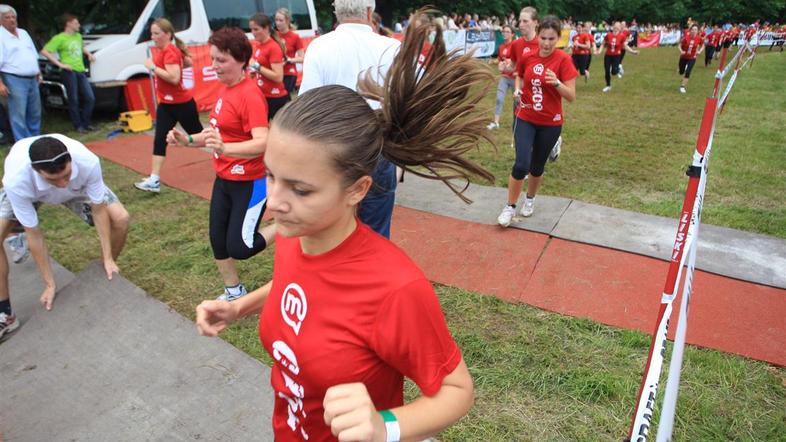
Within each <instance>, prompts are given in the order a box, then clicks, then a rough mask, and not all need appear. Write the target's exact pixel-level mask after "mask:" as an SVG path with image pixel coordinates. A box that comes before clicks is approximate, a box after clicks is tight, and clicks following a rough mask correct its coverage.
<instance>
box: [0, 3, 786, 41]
mask: <svg viewBox="0 0 786 442" xmlns="http://www.w3.org/2000/svg"><path fill="white" fill-rule="evenodd" d="M147 1H148V0H34V1H32V2H31V1H30V0H5V2H6V3H8V4H10V5H11V6H13V7H14V8H15V9H16V10H17V13H18V16H19V26H20V27H22V28H24V29H27V30H28V31H30V32H31V34H32V35H34V36H36V37H38V38H39V39H42V38H47V37H48V36H50V35H52V34H53V33H56V32H58V31H59V30H60V24H59V20H58V18H59V17H60V15H62V14H63V13H64V12H70V13H72V14H75V15H77V16H79V17H84V16H85V15H86V14H88V13H89V12H90V11H93V10H94V9H96V8H99V9H100V10H101V11H102V13H104V14H123V13H127V12H126V11H128V10H131V9H136V8H134V7H129V6H137V7H138V8H139V9H140V10H141V7H142V6H144V5H145V4H146V3H147ZM160 1H167V2H169V1H172V0H160ZM230 1H237V0H230ZM244 1H257V2H258V3H260V5H261V4H262V1H261V0H244ZM0 2H3V0H0ZM376 3H377V11H378V12H379V13H380V14H381V15H382V17H383V20H384V22H385V23H387V24H391V23H393V22H394V21H396V20H400V19H401V18H402V17H405V16H406V15H407V14H408V13H409V12H410V11H412V10H414V9H417V8H419V7H421V6H423V5H425V4H430V5H432V6H434V7H436V8H437V9H439V10H441V11H443V12H444V13H445V14H448V13H450V12H458V13H477V14H480V15H481V16H483V15H488V16H493V15H496V16H505V15H507V14H509V13H510V12H513V11H519V10H520V9H521V8H522V7H524V6H528V5H531V6H535V7H536V8H538V11H539V12H540V13H541V14H542V15H543V14H556V15H557V16H559V17H562V18H566V17H573V19H574V20H592V21H595V22H598V21H601V20H631V19H633V18H635V19H636V20H637V21H638V22H639V23H648V22H649V23H684V22H685V21H686V20H687V18H688V17H691V18H693V19H694V20H698V21H700V22H708V23H709V22H726V21H731V22H743V23H750V22H753V21H755V20H763V21H770V22H773V23H774V22H780V23H783V22H784V21H786V0H659V1H651V0H528V1H523V2H522V1H511V0H450V1H448V0H433V1H430V2H424V1H382V0H379V1H377V2H376ZM314 5H315V7H316V10H317V16H318V20H319V24H320V26H321V27H322V29H324V30H325V31H327V30H330V29H331V27H332V25H333V22H334V17H333V0H314ZM135 19H136V17H128V20H135Z"/></svg>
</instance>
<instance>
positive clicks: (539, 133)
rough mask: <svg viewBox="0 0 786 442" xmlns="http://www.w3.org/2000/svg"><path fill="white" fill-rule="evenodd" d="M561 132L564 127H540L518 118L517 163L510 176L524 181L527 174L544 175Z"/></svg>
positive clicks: (516, 138) (516, 130)
mask: <svg viewBox="0 0 786 442" xmlns="http://www.w3.org/2000/svg"><path fill="white" fill-rule="evenodd" d="M561 132H562V126H539V125H535V124H532V123H528V122H526V121H524V120H522V119H521V118H516V121H515V122H514V128H513V140H514V142H515V144H516V161H515V162H514V163H513V170H512V171H511V172H510V175H511V176H512V177H513V178H515V179H517V180H523V179H524V177H525V176H527V174H530V175H532V176H534V177H539V176H541V175H543V170H544V169H545V167H546V160H547V159H548V158H549V153H551V149H553V148H554V145H555V144H556V143H557V139H558V138H559V134H560V133H561Z"/></svg>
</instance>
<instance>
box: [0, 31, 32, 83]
mask: <svg viewBox="0 0 786 442" xmlns="http://www.w3.org/2000/svg"><path fill="white" fill-rule="evenodd" d="M16 33H17V35H18V37H17V36H16V35H14V34H12V33H10V32H8V30H7V29H6V28H4V27H2V26H0V72H5V73H7V74H14V75H22V76H25V77H31V76H34V75H38V51H36V49H35V44H33V39H31V38H30V35H29V34H28V33H27V31H25V30H24V29H21V28H16Z"/></svg>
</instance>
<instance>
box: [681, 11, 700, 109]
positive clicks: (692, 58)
mask: <svg viewBox="0 0 786 442" xmlns="http://www.w3.org/2000/svg"><path fill="white" fill-rule="evenodd" d="M703 50H704V39H703V38H702V37H701V35H699V25H697V24H695V23H694V24H693V25H691V27H690V31H688V33H687V34H686V35H685V37H683V38H682V41H680V62H679V72H680V75H684V77H683V78H682V84H681V85H680V92H681V93H683V94H684V93H686V92H687V89H686V88H687V86H688V80H689V79H690V73H691V71H692V70H693V65H694V64H696V57H697V56H698V55H699V54H701V51H703Z"/></svg>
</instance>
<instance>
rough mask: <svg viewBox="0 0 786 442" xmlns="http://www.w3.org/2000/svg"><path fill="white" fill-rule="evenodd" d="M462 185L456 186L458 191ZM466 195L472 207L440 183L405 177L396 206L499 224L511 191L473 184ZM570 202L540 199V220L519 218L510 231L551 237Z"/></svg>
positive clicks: (409, 175) (409, 176)
mask: <svg viewBox="0 0 786 442" xmlns="http://www.w3.org/2000/svg"><path fill="white" fill-rule="evenodd" d="M463 185H464V184H463V183H460V182H456V186H457V187H459V188H462V187H463ZM465 195H466V196H467V197H469V199H471V200H472V201H473V202H472V204H465V203H464V202H463V201H461V199H459V198H458V197H457V196H456V195H455V194H454V193H453V192H452V191H451V190H450V189H449V188H448V187H447V186H446V185H445V184H443V183H442V182H440V181H435V180H429V179H425V178H421V177H418V176H417V175H413V174H406V175H405V178H404V182H403V183H399V185H398V189H397V190H396V204H398V205H400V206H403V207H408V208H410V209H417V210H422V211H426V212H431V213H434V214H437V215H443V216H449V217H452V218H457V219H461V220H464V221H471V222H476V223H480V224H496V223H497V216H499V213H500V211H501V210H502V208H503V207H504V206H505V203H506V201H507V198H508V191H507V189H504V188H500V187H491V186H482V185H478V184H470V186H469V189H467V191H466V192H465ZM522 199H523V197H522ZM570 201H571V200H569V199H566V198H557V197H540V196H539V197H538V199H537V205H536V210H537V215H538V216H533V217H530V218H524V217H521V216H517V217H515V218H514V219H513V223H512V224H511V227H516V228H520V229H526V230H531V231H534V232H540V233H546V234H549V233H551V231H552V230H553V229H554V227H555V226H556V225H557V222H558V221H559V219H560V217H561V216H562V213H563V212H565V210H566V209H567V207H568V205H570Z"/></svg>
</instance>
